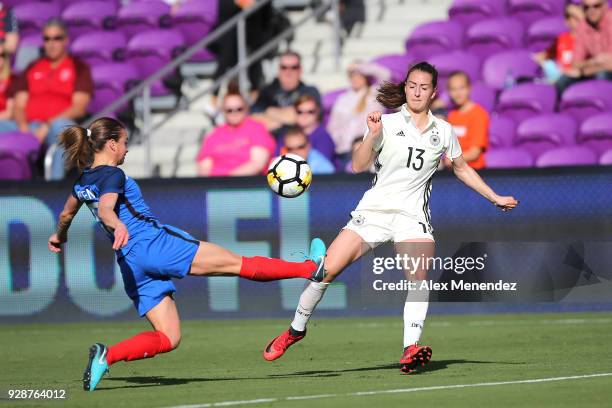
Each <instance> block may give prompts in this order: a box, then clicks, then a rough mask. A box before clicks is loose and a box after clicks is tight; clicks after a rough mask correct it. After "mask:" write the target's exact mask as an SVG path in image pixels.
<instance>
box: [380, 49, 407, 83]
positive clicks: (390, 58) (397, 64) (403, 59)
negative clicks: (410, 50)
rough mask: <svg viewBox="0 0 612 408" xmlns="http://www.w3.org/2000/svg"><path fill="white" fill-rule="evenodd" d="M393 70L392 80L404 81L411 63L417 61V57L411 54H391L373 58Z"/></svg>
mask: <svg viewBox="0 0 612 408" xmlns="http://www.w3.org/2000/svg"><path fill="white" fill-rule="evenodd" d="M372 62H375V63H377V64H379V65H382V66H383V67H385V68H388V69H389V71H391V80H392V81H394V82H404V79H405V78H406V72H408V67H410V64H413V63H414V62H416V58H415V57H414V56H413V55H411V54H389V55H382V56H380V57H376V58H374V59H373V60H372Z"/></svg>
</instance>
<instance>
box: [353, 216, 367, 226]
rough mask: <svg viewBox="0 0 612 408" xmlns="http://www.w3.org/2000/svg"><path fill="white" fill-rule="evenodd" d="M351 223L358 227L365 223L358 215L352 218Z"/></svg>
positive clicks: (363, 218)
mask: <svg viewBox="0 0 612 408" xmlns="http://www.w3.org/2000/svg"><path fill="white" fill-rule="evenodd" d="M351 222H352V223H353V224H355V225H356V226H358V227H359V226H361V225H363V223H364V222H365V217H364V216H363V215H361V214H360V215H358V216H356V217H353V218H352V219H351Z"/></svg>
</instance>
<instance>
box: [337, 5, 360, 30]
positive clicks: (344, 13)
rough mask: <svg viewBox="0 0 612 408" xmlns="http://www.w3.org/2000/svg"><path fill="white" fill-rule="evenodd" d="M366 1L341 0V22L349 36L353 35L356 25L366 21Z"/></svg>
mask: <svg viewBox="0 0 612 408" xmlns="http://www.w3.org/2000/svg"><path fill="white" fill-rule="evenodd" d="M365 13H366V12H365V4H364V0H340V21H341V22H342V27H343V28H344V30H346V34H347V35H351V31H353V27H355V24H356V23H364V22H365V19H366V15H365Z"/></svg>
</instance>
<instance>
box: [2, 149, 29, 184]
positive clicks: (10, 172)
mask: <svg viewBox="0 0 612 408" xmlns="http://www.w3.org/2000/svg"><path fill="white" fill-rule="evenodd" d="M31 177H32V172H31V170H30V166H29V164H28V162H27V160H26V159H25V158H24V157H23V156H21V155H19V154H17V153H14V152H11V151H5V150H0V180H28V179H29V178H31Z"/></svg>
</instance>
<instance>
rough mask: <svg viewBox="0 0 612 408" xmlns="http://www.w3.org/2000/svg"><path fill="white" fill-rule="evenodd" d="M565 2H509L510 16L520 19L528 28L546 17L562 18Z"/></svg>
mask: <svg viewBox="0 0 612 408" xmlns="http://www.w3.org/2000/svg"><path fill="white" fill-rule="evenodd" d="M564 6H565V1H564V0H509V1H508V15H510V16H511V17H515V18H518V19H519V20H521V21H522V22H523V23H524V24H525V26H526V27H527V26H528V25H530V24H531V23H533V22H534V21H537V20H539V19H541V18H544V17H550V16H562V15H563V8H564Z"/></svg>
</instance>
